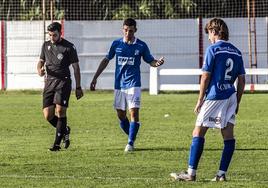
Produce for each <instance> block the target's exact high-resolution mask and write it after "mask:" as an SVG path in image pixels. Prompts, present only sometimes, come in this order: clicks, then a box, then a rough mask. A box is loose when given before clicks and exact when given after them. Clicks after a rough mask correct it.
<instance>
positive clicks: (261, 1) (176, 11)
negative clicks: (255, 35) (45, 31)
mask: <svg viewBox="0 0 268 188" xmlns="http://www.w3.org/2000/svg"><path fill="white" fill-rule="evenodd" d="M42 1H43V0H0V19H2V20H40V19H42V18H43V15H42ZM45 2H46V15H45V16H46V19H51V18H50V12H51V10H50V9H51V8H50V3H51V2H53V7H52V12H53V19H66V20H118V19H124V18H127V17H133V18H136V19H180V18H197V17H199V16H202V17H204V18H207V17H246V16H247V0H136V1H133V0H45ZM255 2H256V3H255V10H256V16H257V17H264V16H267V15H268V2H267V0H258V1H257V0H255Z"/></svg>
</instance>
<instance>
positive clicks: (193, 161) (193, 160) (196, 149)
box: [188, 137, 205, 170]
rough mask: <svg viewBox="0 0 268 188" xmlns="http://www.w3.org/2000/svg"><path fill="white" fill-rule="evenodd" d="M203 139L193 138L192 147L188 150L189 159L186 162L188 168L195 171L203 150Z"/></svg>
mask: <svg viewBox="0 0 268 188" xmlns="http://www.w3.org/2000/svg"><path fill="white" fill-rule="evenodd" d="M204 143H205V138H203V137H193V139H192V145H191V148H190V157H189V161H188V165H189V168H191V169H195V170H196V169H197V166H198V162H199V159H200V157H201V155H202V152H203V149H204Z"/></svg>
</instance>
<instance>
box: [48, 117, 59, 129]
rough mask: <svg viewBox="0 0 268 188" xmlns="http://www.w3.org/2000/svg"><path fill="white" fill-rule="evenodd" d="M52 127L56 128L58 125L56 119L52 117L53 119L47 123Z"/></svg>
mask: <svg viewBox="0 0 268 188" xmlns="http://www.w3.org/2000/svg"><path fill="white" fill-rule="evenodd" d="M48 122H49V123H50V124H51V125H52V126H53V127H55V128H56V127H57V123H58V117H57V116H55V115H54V117H53V118H52V119H51V120H49V121H48Z"/></svg>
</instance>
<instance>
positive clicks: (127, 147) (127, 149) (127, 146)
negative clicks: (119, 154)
mask: <svg viewBox="0 0 268 188" xmlns="http://www.w3.org/2000/svg"><path fill="white" fill-rule="evenodd" d="M133 151H134V146H132V145H129V144H127V145H126V147H125V152H126V153H128V152H133Z"/></svg>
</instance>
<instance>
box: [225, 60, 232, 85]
mask: <svg viewBox="0 0 268 188" xmlns="http://www.w3.org/2000/svg"><path fill="white" fill-rule="evenodd" d="M233 66H234V61H233V60H232V59H231V58H228V59H227V60H226V67H227V69H226V70H225V77H224V79H225V80H231V79H232V76H231V75H229V74H228V73H230V72H232V70H233Z"/></svg>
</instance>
